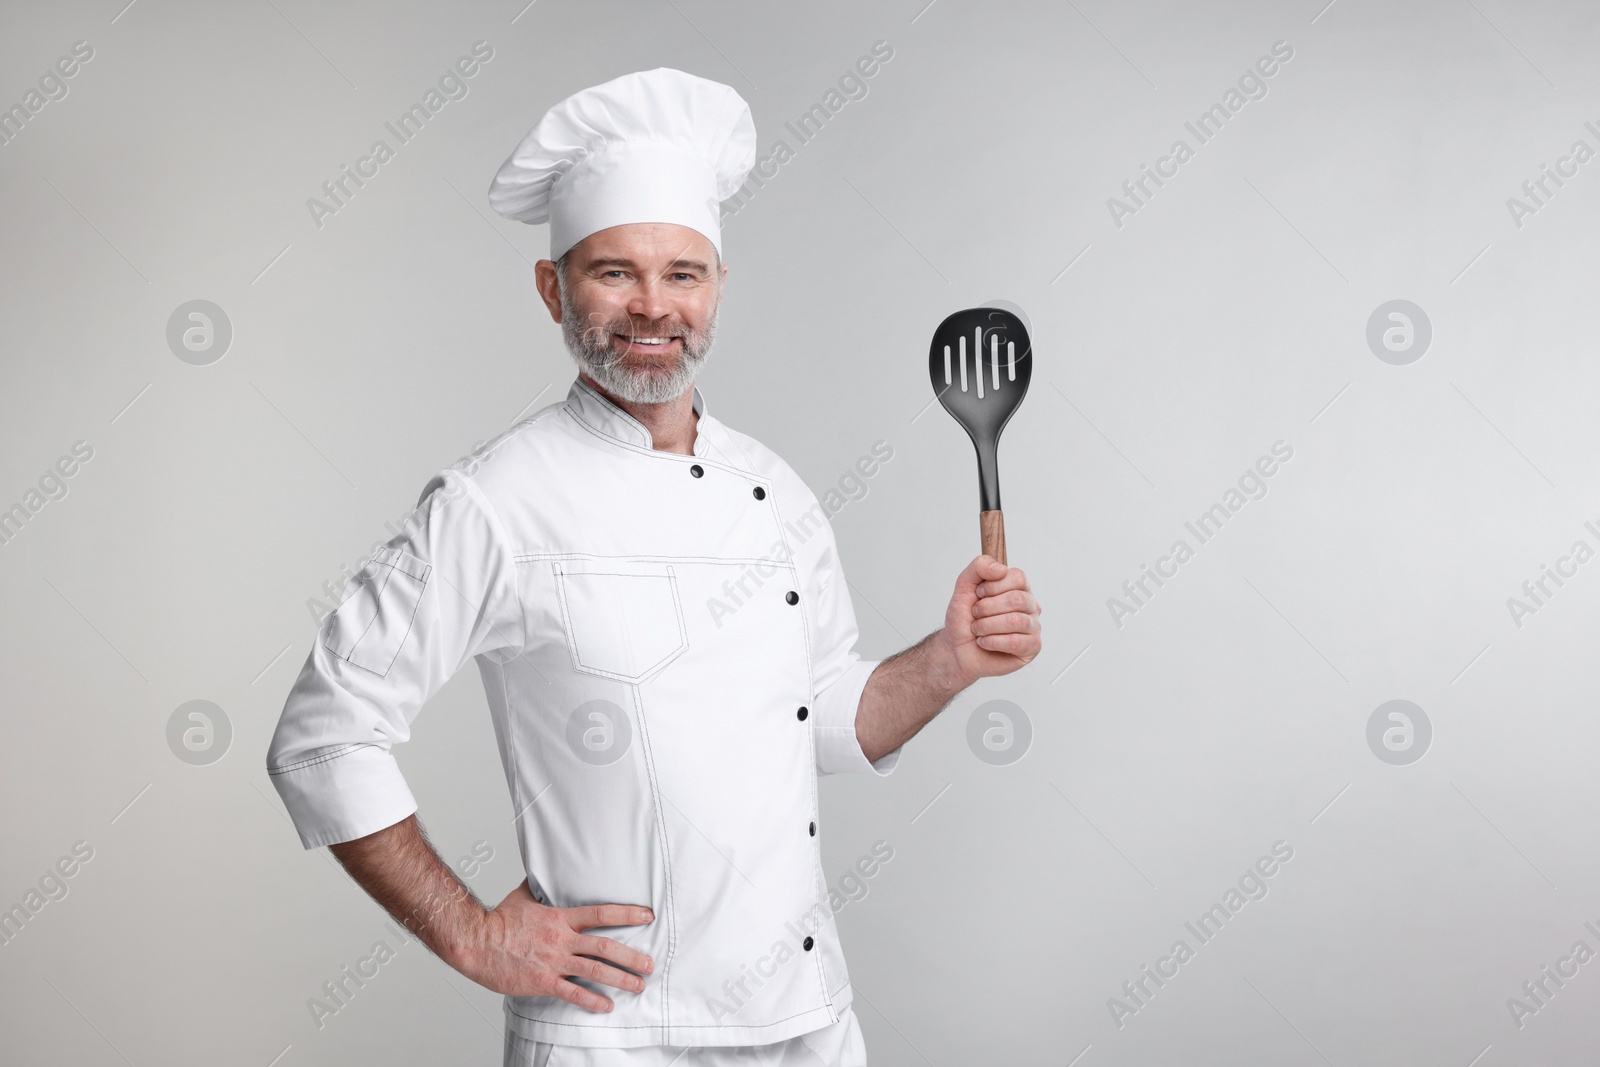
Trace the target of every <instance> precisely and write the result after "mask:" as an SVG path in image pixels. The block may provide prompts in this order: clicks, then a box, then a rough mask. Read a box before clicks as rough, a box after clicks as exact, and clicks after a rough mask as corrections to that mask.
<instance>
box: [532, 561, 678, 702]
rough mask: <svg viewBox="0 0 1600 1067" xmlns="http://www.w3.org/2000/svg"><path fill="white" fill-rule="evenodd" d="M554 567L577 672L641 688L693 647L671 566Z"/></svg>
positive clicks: (599, 564)
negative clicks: (646, 681) (639, 683)
mask: <svg viewBox="0 0 1600 1067" xmlns="http://www.w3.org/2000/svg"><path fill="white" fill-rule="evenodd" d="M551 566H552V567H553V568H554V569H555V584H556V595H557V598H558V599H559V601H560V604H561V621H562V626H563V628H564V629H565V630H566V635H567V648H568V650H569V651H570V652H571V654H572V664H573V666H574V667H575V668H576V669H578V670H580V671H583V672H585V673H587V674H598V675H601V676H603V677H606V678H615V679H617V680H618V681H622V682H631V683H638V682H643V681H645V680H646V679H648V678H650V677H651V676H653V675H654V674H656V672H658V671H660V670H661V669H662V668H663V667H665V666H666V665H667V664H669V663H671V662H672V661H673V660H675V659H677V658H678V657H679V656H680V655H682V654H683V651H684V650H685V649H686V648H688V647H689V638H688V633H687V631H686V629H685V627H684V624H683V606H682V604H681V603H680V602H679V599H678V579H677V576H676V575H675V574H674V573H673V570H672V567H671V565H670V564H666V563H630V562H621V561H615V560H558V561H556V562H554V563H552V564H551Z"/></svg>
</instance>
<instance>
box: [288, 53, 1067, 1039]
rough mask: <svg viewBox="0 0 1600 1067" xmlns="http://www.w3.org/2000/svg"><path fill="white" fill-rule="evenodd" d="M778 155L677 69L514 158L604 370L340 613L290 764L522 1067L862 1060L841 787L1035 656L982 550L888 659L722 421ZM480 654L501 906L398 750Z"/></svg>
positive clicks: (493, 456)
mask: <svg viewBox="0 0 1600 1067" xmlns="http://www.w3.org/2000/svg"><path fill="white" fill-rule="evenodd" d="M755 147H756V141H755V129H754V125H753V123H752V121H751V117H750V110H749V107H748V105H746V103H745V101H744V100H743V99H741V98H740V97H739V95H738V94H737V93H736V92H734V91H733V90H732V89H731V88H729V87H728V86H726V85H721V84H718V83H716V82H711V81H706V80H704V79H701V78H697V77H693V76H691V75H689V74H685V73H683V72H681V71H677V70H671V69H667V68H660V69H657V70H651V71H645V72H640V73H636V74H629V75H626V76H624V77H620V78H617V79H615V80H613V81H609V82H606V83H604V84H602V85H597V86H594V87H593V88H590V89H586V90H584V91H582V92H579V93H577V94H576V95H574V96H571V97H569V98H568V99H566V100H564V101H562V102H561V103H559V104H557V105H556V106H555V107H553V108H551V109H550V111H549V112H548V113H547V114H546V115H545V116H544V117H543V118H542V119H541V120H540V122H539V123H538V124H537V125H536V126H534V127H533V129H532V130H531V131H530V132H529V133H528V135H527V136H526V137H525V138H523V140H522V142H521V143H520V144H518V145H517V147H516V150H515V151H514V152H513V153H512V155H511V156H510V158H509V159H507V160H506V162H505V164H504V165H503V166H502V167H501V168H500V170H499V173H498V174H497V175H496V176H495V179H494V182H493V184H492V186H491V188H490V190H489V199H490V202H491V204H492V205H493V206H494V208H495V209H496V210H497V211H499V212H500V213H501V214H503V215H505V216H507V217H508V218H512V219H518V220H521V221H523V222H529V223H538V222H548V223H549V225H550V259H548V260H541V261H540V262H539V263H538V264H537V267H536V283H537V286H538V290H539V295H540V296H541V297H542V298H543V301H544V303H545V305H546V306H547V307H548V308H549V310H550V314H551V317H552V318H553V319H554V320H555V321H556V322H558V323H560V325H561V328H562V333H563V336H564V339H565V342H566V346H567V348H568V349H569V351H570V353H571V355H572V356H573V358H574V360H575V362H576V363H577V365H578V376H577V379H576V380H575V381H574V382H573V383H572V387H571V389H570V390H569V391H568V393H567V396H566V399H565V400H563V401H561V402H560V403H555V404H551V405H550V406H548V407H545V408H543V409H542V410H540V411H538V412H536V413H535V414H534V415H532V416H531V417H529V418H528V419H526V420H525V421H523V422H521V423H519V424H517V425H516V426H514V427H512V428H511V429H510V430H507V431H506V432H504V433H502V434H501V435H500V436H498V437H497V438H495V439H494V440H492V441H490V442H489V443H488V444H487V445H486V446H485V447H483V448H481V449H479V450H477V451H476V452H474V454H473V455H471V456H469V457H467V458H465V459H463V460H461V461H460V462H458V463H456V464H454V465H452V466H450V467H447V468H446V469H444V470H443V471H441V472H439V474H438V475H436V476H435V477H434V478H433V479H432V480H431V481H429V483H428V484H427V486H426V487H425V488H424V489H423V492H422V496H421V501H420V503H419V504H418V506H417V509H416V511H415V512H414V513H413V514H412V515H411V517H410V518H409V519H408V520H407V522H406V523H405V525H404V527H403V528H402V530H401V532H400V533H399V534H397V535H396V536H395V537H394V538H393V539H392V540H391V541H389V542H388V544H387V545H385V546H384V547H383V548H381V549H379V550H378V551H377V552H376V553H375V554H374V555H373V556H372V558H371V560H370V561H369V562H368V563H367V564H366V566H365V567H364V568H363V569H362V571H361V572H360V574H358V575H357V576H356V578H355V579H353V580H352V581H351V582H350V583H349V585H347V587H346V588H345V591H344V599H343V600H342V602H341V603H340V604H339V607H338V609H337V610H336V611H334V612H333V613H332V614H330V615H329V616H328V617H327V618H326V619H325V620H324V621H323V625H322V628H321V630H320V632H319V634H318V636H317V639H316V641H315V642H314V644H313V647H312V650H311V654H310V656H309V657H308V658H307V660H306V663H305V666H304V667H303V668H302V669H301V671H300V675H299V677H298V678H297V679H296V681H295V684H294V688H293V690H292V691H291V692H290V694H289V697H288V701H287V703H286V704H285V706H284V710H283V715H282V718H281V720H280V721H279V723H278V728H277V731H276V733H275V735H274V737H273V740H272V744H271V748H270V751H269V753H268V756H267V769H268V772H269V774H270V776H271V779H272V782H273V784H274V785H275V786H276V787H277V789H278V793H279V795H280V796H281V797H282V798H283V801H284V804H285V805H286V806H287V808H288V810H289V813H290V815H291V816H292V817H293V819H294V824H295V826H296V828H297V829H298V831H299V834H300V839H301V842H302V843H303V844H304V846H305V847H306V848H318V847H321V846H324V845H327V846H330V847H331V849H332V851H333V853H334V855H335V856H336V857H337V858H338V859H339V860H340V862H341V863H342V864H344V866H345V868H346V869H347V870H348V871H349V872H350V874H351V876H352V877H354V878H355V880H356V881H357V882H359V883H360V884H361V885H362V886H363V887H364V888H365V889H366V890H367V891H368V892H369V893H370V894H371V895H372V896H373V897H374V898H375V899H376V900H377V901H378V903H380V904H381V905H382V906H383V907H384V908H385V909H386V910H387V911H388V912H389V913H390V914H391V915H392V916H394V917H395V918H396V919H397V920H399V921H400V922H402V923H404V924H405V925H406V927H407V928H408V929H409V930H411V931H412V932H414V933H415V934H416V935H417V936H418V937H419V938H420V939H421V940H422V941H423V942H424V943H426V944H427V945H428V946H429V948H430V949H432V950H433V951H434V952H435V953H436V954H438V956H439V957H440V958H441V959H443V960H444V961H445V962H446V963H447V964H449V965H450V966H451V967H453V968H455V969H456V970H457V971H459V972H460V973H461V974H463V975H465V976H466V977H468V978H470V979H472V980H474V981H476V982H478V983H479V984H481V985H483V986H486V987H487V988H489V989H492V990H495V991H496V992H499V993H503V994H504V995H505V997H506V999H505V1013H506V1029H507V1034H506V1053H505V1062H506V1063H507V1064H513V1063H515V1064H532V1065H534V1067H544V1065H545V1064H546V1063H547V1061H548V1062H549V1064H550V1067H576V1065H579V1064H583V1065H589V1067H600V1065H605V1064H619V1065H622V1064H626V1065H630V1067H638V1065H644V1064H651V1065H660V1067H665V1065H667V1064H669V1063H671V1064H677V1065H680V1067H691V1065H695V1064H722V1063H733V1062H738V1063H740V1064H772V1065H775V1067H776V1065H778V1064H817V1063H822V1064H829V1065H855V1064H864V1063H865V1062H866V1058H865V1050H864V1048H863V1044H862V1039H861V1032H860V1028H859V1025H858V1023H857V1020H856V1017H855V1015H854V1013H853V1012H852V1010H851V988H850V979H849V975H848V973H847V971H846V969H845V960H844V954H843V951H842V949H841V946H840V943H839V932H838V930H837V929H836V928H835V925H834V921H833V913H832V910H831V908H830V907H829V905H828V890H827V884H826V881H825V878H824V875H823V870H822V865H821V862H820V860H821V855H822V853H821V842H822V837H821V834H822V832H823V828H822V827H821V826H820V825H819V821H818V818H819V816H818V802H817V778H818V776H819V775H827V774H837V773H843V772H859V773H866V774H876V775H887V774H888V773H889V772H890V771H891V770H893V768H894V765H895V763H896V761H897V760H898V759H899V756H900V747H901V745H903V744H904V743H905V741H907V740H908V739H909V738H911V737H912V736H913V735H915V734H916V733H917V731H918V730H920V729H921V728H922V727H923V726H924V725H926V723H927V722H928V721H929V720H930V719H932V718H933V716H934V715H936V714H937V713H938V712H939V711H940V710H941V709H942V708H943V707H945V706H946V705H947V704H948V703H949V702H950V700H951V699H952V698H953V697H954V696H955V695H956V694H957V693H959V692H961V690H963V689H964V688H966V687H967V686H968V685H970V684H972V683H973V682H974V681H976V680H977V679H979V678H983V677H988V676H993V675H1001V674H1007V673H1009V672H1011V671H1014V670H1017V669H1018V668H1019V667H1022V666H1023V665H1025V664H1026V663H1028V662H1029V661H1030V660H1032V659H1033V658H1034V657H1035V656H1036V655H1037V654H1038V652H1039V648H1040V637H1039V633H1040V627H1039V619H1038V616H1039V612H1040V607H1039V604H1038V602H1037V600H1036V599H1035V598H1034V596H1033V594H1032V592H1031V591H1030V590H1029V587H1028V581H1027V578H1026V576H1025V575H1024V574H1023V573H1022V571H1020V570H1018V569H1016V568H1007V567H1006V566H1004V565H1003V564H1000V563H998V562H996V561H995V560H994V559H992V558H990V557H988V556H979V557H978V558H976V559H974V560H973V561H972V562H971V563H970V564H968V565H967V567H966V568H965V569H964V570H963V571H962V572H961V573H960V574H959V575H958V576H957V578H956V581H955V592H954V595H953V596H952V597H951V599H950V604H949V608H948V610H947V611H946V613H945V620H944V625H943V627H942V628H941V629H939V630H937V631H935V632H934V633H932V634H930V635H928V636H927V637H926V638H924V639H923V640H922V641H920V642H918V643H917V644H916V645H914V646H912V647H910V648H907V649H905V650H904V651H901V652H899V653H897V654H895V655H894V656H891V657H889V658H888V659H885V660H881V661H875V660H863V659H862V658H861V657H860V656H859V655H858V654H857V652H856V650H855V647H854V646H855V643H856V637H857V631H856V619H855V613H854V611H853V609H852V607H851V603H850V593H849V588H848V586H847V584H846V581H845V576H844V572H843V570H842V568H841V563H840V560H839V555H838V550H837V547H836V545H835V543H834V537H833V531H832V529H831V528H830V526H829V524H828V521H827V516H826V513H825V512H824V511H823V509H822V506H821V505H820V504H819V503H818V501H817V498H816V497H815V496H814V495H813V494H812V492H811V490H810V489H808V488H807V487H806V485H805V483H804V482H802V481H801V480H800V478H799V477H798V476H797V475H796V474H795V472H794V471H793V470H792V469H790V467H789V465H788V464H786V463H785V462H784V461H783V460H782V459H780V458H779V457H778V456H777V455H776V454H774V453H773V452H771V451H770V450H769V449H767V448H766V447H764V446H763V445H762V444H760V443H759V442H758V441H756V440H755V439H754V438H752V437H749V436H747V435H745V434H743V433H740V432H739V431H737V430H734V429H732V428H731V427H729V426H727V425H725V424H723V423H722V422H721V421H720V420H718V419H717V418H716V417H715V416H713V415H711V414H710V412H709V410H708V408H707V405H706V399H705V397H704V395H702V393H701V391H700V390H699V389H698V388H697V387H696V386H695V384H694V382H695V378H696V375H697V374H698V373H699V371H700V369H701V368H702V367H703V366H704V364H705V361H706V358H707V355H708V354H709V352H710V350H711V346H712V341H713V338H714V336H715V330H716V321H717V310H718V306H719V303H720V300H721V295H722V289H723V279H724V277H725V275H726V274H727V267H726V266H725V265H724V264H723V262H722V242H721V232H720V228H719V226H718V205H719V203H720V201H722V200H723V199H725V198H727V197H728V196H730V195H731V194H732V193H733V192H734V191H735V190H736V189H737V188H738V187H739V186H740V185H741V184H742V183H743V181H744V179H745V176H746V174H747V173H748V171H749V169H750V167H751V165H752V163H753V161H754V159H755ZM747 358H758V357H756V356H754V355H752V356H750V357H747ZM786 373H787V372H786ZM773 377H774V380H776V379H777V377H778V375H777V373H776V369H774V370H773ZM469 659H472V660H475V661H476V662H477V665H478V670H479V672H480V674H481V676H482V678H483V685H484V691H485V693H486V695H487V698H488V704H489V709H490V713H491V715H492V717H493V723H494V729H495V736H496V740H497V742H498V746H499V752H500V758H501V762H502V764H503V767H504V770H505V775H506V779H507V782H508V783H509V786H510V791H511V801H512V805H513V814H514V822H515V827H516V832H517V840H518V844H519V846H520V849H521V855H522V862H523V865H524V867H525V869H526V873H527V878H526V880H525V881H523V882H522V883H521V884H519V885H518V886H517V887H516V889H514V890H512V892H511V893H510V894H509V895H508V896H507V897H506V898H505V899H504V900H503V901H501V902H500V903H499V904H498V905H497V906H495V907H492V908H487V907H485V906H484V905H483V904H481V903H480V902H479V901H478V900H477V899H476V898H475V897H474V896H473V895H472V893H471V892H470V891H469V890H468V889H467V887H466V886H465V885H464V884H463V883H462V882H461V881H460V880H459V879H458V878H457V877H456V876H455V874H454V872H453V871H452V870H451V868H450V867H449V866H448V865H447V864H446V863H444V862H443V861H442V860H441V859H440V857H439V855H438V853H437V852H436V851H435V850H434V849H433V847H432V846H431V845H430V844H429V842H428V840H427V838H426V836H425V835H424V834H423V831H422V827H421V824H420V823H419V822H418V821H417V816H416V811H417V804H416V802H415V800H413V798H412V795H411V792H410V790H409V789H408V788H407V786H406V782H405V779H404V777H403V776H402V775H401V772H400V768H399V765H398V764H397V763H396V761H395V757H394V755H393V749H394V746H395V745H397V744H399V743H401V742H404V741H405V740H407V738H408V737H409V736H410V729H411V722H412V720H413V719H415V718H416V716H417V714H418V712H419V711H420V710H421V709H422V707H423V705H424V704H425V703H426V702H427V700H428V699H429V698H430V697H432V696H433V695H434V694H435V693H436V692H438V690H439V688H440V687H441V686H443V685H444V683H445V682H446V681H448V680H449V679H450V677H451V676H452V675H454V674H455V673H456V671H457V670H459V669H460V668H461V667H462V666H464V665H465V664H466V662H467V661H468V660H469ZM552 1054H554V1058H553V1059H552V1058H551V1057H552Z"/></svg>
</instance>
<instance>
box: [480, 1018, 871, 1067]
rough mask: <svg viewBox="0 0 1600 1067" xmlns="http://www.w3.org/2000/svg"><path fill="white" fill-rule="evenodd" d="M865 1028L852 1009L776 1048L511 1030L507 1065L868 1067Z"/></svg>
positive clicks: (572, 1066)
mask: <svg viewBox="0 0 1600 1067" xmlns="http://www.w3.org/2000/svg"><path fill="white" fill-rule="evenodd" d="M866 1063H867V1046H866V1042H864V1041H863V1040H862V1038H861V1024H860V1023H858V1022H857V1021H856V1016H855V1013H854V1012H853V1011H851V1010H850V1008H849V1006H846V1007H845V1008H844V1010H843V1011H841V1012H840V1013H839V1021H838V1022H836V1023H834V1024H832V1025H831V1026H824V1027H823V1028H822V1029H820V1030H813V1031H811V1033H809V1034H801V1035H799V1036H798V1037H791V1038H790V1039H789V1040H787V1041H777V1042H774V1043H773V1044H770V1045H722V1046H714V1045H702V1046H697V1047H694V1048H685V1047H681V1046H675V1045H647V1046H645V1047H643V1048H578V1047H576V1046H574V1045H547V1044H545V1043H544V1042H542V1041H530V1040H528V1039H527V1038H525V1037H522V1036H520V1035H518V1034H516V1033H514V1032H511V1031H509V1030H508V1031H507V1032H506V1057H505V1067H866Z"/></svg>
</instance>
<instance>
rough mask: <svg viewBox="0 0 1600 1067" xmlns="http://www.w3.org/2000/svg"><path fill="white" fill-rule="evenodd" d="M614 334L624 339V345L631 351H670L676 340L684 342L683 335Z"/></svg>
mask: <svg viewBox="0 0 1600 1067" xmlns="http://www.w3.org/2000/svg"><path fill="white" fill-rule="evenodd" d="M612 336H614V337H616V338H618V339H619V340H621V341H622V344H623V347H624V348H626V349H628V350H630V351H634V350H637V351H640V352H668V351H671V349H672V346H673V343H674V342H679V343H681V342H682V340H683V339H682V338H681V337H634V336H632V335H630V334H625V333H619V334H613V335H612Z"/></svg>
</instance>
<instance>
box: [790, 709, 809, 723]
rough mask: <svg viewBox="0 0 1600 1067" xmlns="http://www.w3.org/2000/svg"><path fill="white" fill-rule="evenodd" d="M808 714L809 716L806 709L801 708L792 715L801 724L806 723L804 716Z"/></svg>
mask: <svg viewBox="0 0 1600 1067" xmlns="http://www.w3.org/2000/svg"><path fill="white" fill-rule="evenodd" d="M810 714H811V712H810V711H809V710H808V709H806V708H803V707H802V708H801V709H800V710H799V711H797V712H795V713H794V715H795V718H797V719H799V720H800V721H801V722H805V721H806V716H807V715H810Z"/></svg>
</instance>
